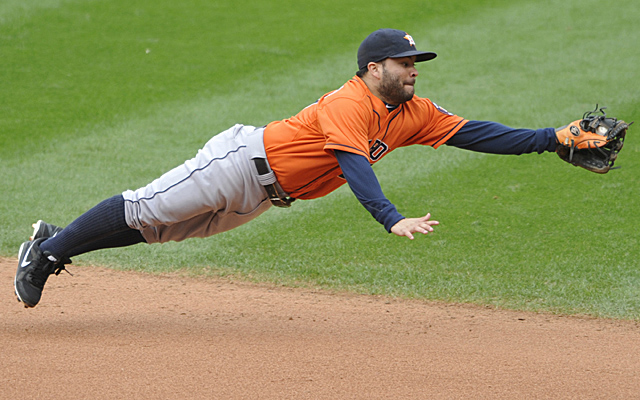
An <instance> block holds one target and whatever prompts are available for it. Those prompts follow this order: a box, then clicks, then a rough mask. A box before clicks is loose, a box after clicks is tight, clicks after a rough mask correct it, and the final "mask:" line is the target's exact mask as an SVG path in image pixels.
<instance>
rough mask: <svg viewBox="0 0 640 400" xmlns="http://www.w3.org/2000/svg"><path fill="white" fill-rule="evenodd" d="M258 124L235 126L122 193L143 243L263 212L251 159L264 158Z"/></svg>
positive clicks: (212, 229)
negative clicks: (175, 164) (177, 163)
mask: <svg viewBox="0 0 640 400" xmlns="http://www.w3.org/2000/svg"><path fill="white" fill-rule="evenodd" d="M263 131H264V129H263V128H255V127H253V126H244V125H235V126H233V127H232V128H230V129H228V130H226V131H224V132H222V133H220V134H218V135H216V136H214V137H213V138H211V140H209V141H208V142H207V143H206V144H205V145H204V147H203V148H202V149H200V150H199V151H198V154H197V155H196V156H195V157H194V158H192V159H191V160H188V161H186V162H185V163H184V164H182V165H180V166H178V167H176V168H174V169H172V170H171V171H169V172H167V173H165V174H164V175H162V176H161V177H160V178H158V179H156V180H154V181H153V182H151V183H150V184H148V185H147V186H145V187H142V188H140V189H138V190H127V191H125V192H124V193H122V195H123V197H124V199H125V218H126V221H127V224H128V225H129V226H130V227H131V228H134V229H138V230H140V231H141V233H142V236H143V237H144V238H145V240H146V241H147V242H148V243H158V242H159V243H164V242H168V241H180V240H184V239H187V238H192V237H207V236H211V235H215V234H217V233H220V232H224V231H228V230H230V229H233V228H235V227H237V226H240V225H242V224H244V223H246V222H249V221H250V220H252V219H254V218H256V217H257V216H258V215H260V214H262V213H263V212H264V211H266V210H267V209H268V208H269V207H271V202H270V201H269V199H268V195H267V191H266V190H265V188H264V186H262V185H261V184H260V182H259V181H258V171H257V169H256V166H255V164H254V162H253V161H252V159H253V158H256V157H259V158H265V159H266V154H265V150H264V142H263Z"/></svg>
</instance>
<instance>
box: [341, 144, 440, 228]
mask: <svg viewBox="0 0 640 400" xmlns="http://www.w3.org/2000/svg"><path fill="white" fill-rule="evenodd" d="M334 153H335V156H336V158H337V159H338V163H339V164H340V168H341V169H342V174H343V176H344V178H345V179H346V180H347V183H348V184H349V187H350V188H351V190H352V191H353V193H354V194H355V196H356V198H357V199H358V200H359V201H360V203H361V204H362V205H363V206H364V208H366V209H367V210H368V211H369V212H370V213H371V215H372V216H373V217H374V218H375V219H376V221H378V222H380V223H381V224H382V225H384V227H385V229H386V230H387V231H388V232H391V233H393V234H395V235H398V236H406V237H408V238H409V239H413V238H414V237H413V234H414V233H422V234H427V233H429V232H433V227H432V226H433V225H438V221H431V220H430V218H431V215H430V214H427V215H425V216H424V217H421V218H405V217H404V216H402V214H400V213H399V212H398V211H397V210H396V207H395V206H394V205H393V204H392V203H391V202H390V201H389V200H388V199H387V198H386V197H385V195H384V193H382V188H381V187H380V183H379V182H378V179H377V178H376V175H375V173H374V172H373V168H371V164H369V161H368V160H367V159H366V158H365V157H364V156H361V155H359V154H354V153H349V152H346V151H340V150H335V151H334Z"/></svg>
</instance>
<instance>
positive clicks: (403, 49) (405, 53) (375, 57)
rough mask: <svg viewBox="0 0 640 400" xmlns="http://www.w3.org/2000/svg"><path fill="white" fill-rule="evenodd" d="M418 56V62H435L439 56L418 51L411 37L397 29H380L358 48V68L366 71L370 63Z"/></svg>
mask: <svg viewBox="0 0 640 400" xmlns="http://www.w3.org/2000/svg"><path fill="white" fill-rule="evenodd" d="M411 56H416V62H421V61H428V60H433V59H434V58H436V56H437V54H436V53H432V52H430V51H418V50H417V49H416V43H415V42H414V41H413V38H412V37H411V35H409V34H408V33H407V32H405V31H399V30H397V29H378V30H377V31H375V32H373V33H372V34H370V35H369V36H367V38H366V39H364V40H363V41H362V43H361V44H360V48H358V68H359V69H365V68H367V65H369V63H370V62H380V61H382V60H384V59H386V58H400V57H411Z"/></svg>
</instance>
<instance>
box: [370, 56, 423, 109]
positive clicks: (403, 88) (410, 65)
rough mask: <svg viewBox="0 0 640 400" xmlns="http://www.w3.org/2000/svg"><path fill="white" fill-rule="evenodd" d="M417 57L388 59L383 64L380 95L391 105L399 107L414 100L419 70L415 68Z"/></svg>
mask: <svg viewBox="0 0 640 400" xmlns="http://www.w3.org/2000/svg"><path fill="white" fill-rule="evenodd" d="M415 59H416V58H415V56H414V57H403V58H387V59H386V60H384V62H383V63H382V79H381V81H380V86H379V87H378V93H380V95H381V96H382V97H384V99H385V101H386V102H387V103H389V104H393V105H398V104H401V103H404V102H407V101H409V100H411V99H412V98H413V94H414V92H415V90H414V87H413V85H415V83H416V77H417V76H418V70H416V68H415Z"/></svg>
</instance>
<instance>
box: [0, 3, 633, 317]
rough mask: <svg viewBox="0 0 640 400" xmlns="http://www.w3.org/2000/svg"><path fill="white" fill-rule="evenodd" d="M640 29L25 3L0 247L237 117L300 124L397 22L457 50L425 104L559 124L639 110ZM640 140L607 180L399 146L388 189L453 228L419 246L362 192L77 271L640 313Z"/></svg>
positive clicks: (172, 161) (13, 81)
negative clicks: (370, 38) (384, 223)
mask: <svg viewBox="0 0 640 400" xmlns="http://www.w3.org/2000/svg"><path fill="white" fill-rule="evenodd" d="M639 17H640V9H639V8H638V7H637V6H636V3H635V2H633V1H631V0H616V1H611V2H608V3H602V2H600V1H593V0H587V1H578V0H562V1H560V0H546V1H517V0H516V1H514V0H493V1H479V0H476V1H463V0H454V1H449V2H423V1H405V2H402V3H394V2H388V1H384V2H383V1H373V2H371V1H352V2H343V1H338V0H325V1H322V2H320V1H308V2H301V1H289V0H287V1H271V0H267V1H265V0H261V1H258V0H250V1H246V2H241V3H238V2H231V1H215V2H212V1H205V0H189V1H184V2H173V1H167V0H154V1H151V0H136V1H132V2H129V1H123V0H102V1H101V0H84V1H81V0H67V1H65V0H4V1H3V2H2V3H0V66H1V68H0V160H1V164H0V171H1V176H2V182H3V190H2V194H1V195H0V196H2V197H1V201H0V225H1V226H2V230H1V231H0V255H2V256H12V257H15V256H16V253H17V249H18V247H19V245H20V243H21V242H22V241H23V240H25V238H26V237H27V236H28V235H29V232H30V224H31V223H32V222H35V221H36V220H38V219H45V220H47V221H49V222H52V223H56V224H60V225H65V224H67V223H69V222H71V221H72V220H73V219H74V218H75V217H77V216H78V215H79V214H80V213H82V212H84V211H86V210H87V209H88V208H90V207H92V206H93V205H95V204H96V203H97V202H99V201H101V200H103V199H104V198H106V197H109V196H112V195H114V194H117V193H120V192H122V191H123V190H125V189H135V188H137V187H139V186H141V185H144V184H146V183H148V182H149V181H150V180H151V179H153V178H155V177H157V176H159V175H160V174H161V173H163V172H165V171H166V170H168V169H170V168H172V167H174V166H175V165H177V164H179V163H181V162H182V161H183V160H185V159H187V158H190V157H191V156H192V155H193V154H195V152H196V151H197V149H198V148H199V147H200V146H201V145H202V144H204V142H206V140H207V139H208V138H209V137H210V136H212V135H214V134H216V133H218V132H220V131H222V130H224V129H226V128H228V127H229V126H231V125H233V124H235V123H244V124H254V125H262V124H265V123H267V122H269V121H272V120H275V119H281V118H285V117H288V116H290V115H292V114H294V113H296V112H297V111H299V110H300V109H301V108H303V107H305V106H306V105H308V104H310V103H312V102H313V101H315V100H316V99H317V98H318V97H319V96H321V95H322V94H323V93H325V92H327V91H330V90H333V89H335V88H337V87H339V86H340V85H341V84H342V83H344V81H346V80H348V79H349V78H351V76H353V74H354V73H355V70H356V62H355V53H356V49H357V47H358V45H359V43H360V42H361V41H362V39H364V37H365V36H366V35H367V34H368V33H370V32H371V31H373V30H375V29H378V28H381V27H392V28H398V29H405V30H407V31H408V32H409V33H411V34H412V35H413V37H414V38H415V40H416V42H417V45H418V48H419V49H424V50H432V51H435V52H437V53H438V55H439V57H438V59H437V60H435V61H433V62H429V63H424V64H420V65H419V72H420V77H419V78H418V84H417V87H416V90H417V93H418V94H419V95H421V96H423V97H429V98H431V99H433V100H434V101H436V102H437V103H439V104H440V105H442V106H444V107H445V108H447V109H449V110H450V111H452V112H455V113H456V114H459V115H462V116H464V117H465V118H469V119H487V120H493V121H498V122H502V123H504V124H507V125H511V126H515V127H528V128H538V127H547V126H560V125H563V124H566V123H568V122H570V121H572V120H574V119H577V118H579V117H580V116H581V115H582V113H583V112H584V111H587V110H591V109H593V108H594V106H595V104H596V103H598V104H600V105H605V106H607V107H608V111H609V112H610V113H611V114H612V115H615V116H617V117H618V118H621V119H624V120H626V121H632V120H634V119H638V115H639V114H640V97H639V94H638V85H637V83H638V78H639V77H640V73H639V72H638V65H640V29H639V28H638V27H637V22H636V21H637V20H638V19H639ZM638 129H640V128H637V127H635V126H633V127H632V129H631V130H630V132H629V135H628V137H627V139H628V140H627V142H626V144H625V149H624V150H623V152H622V153H621V155H620V157H619V161H618V164H619V165H620V166H621V167H622V168H621V169H619V170H616V171H612V172H610V173H609V174H607V175H603V176H600V175H596V174H592V173H589V172H587V171H584V170H581V169H579V168H575V167H572V166H569V165H568V164H565V163H563V162H562V161H561V160H560V159H559V158H558V157H557V156H556V155H554V154H543V155H524V156H519V157H517V156H494V155H483V154H477V153H471V152H465V151H461V150H458V149H454V148H447V147H446V146H443V147H442V148H440V149H438V150H433V149H431V148H418V147H411V148H406V149H401V150H398V151H396V152H394V153H393V154H391V155H389V156H388V157H386V158H385V160H384V161H382V162H381V163H379V164H377V165H376V166H375V171H376V173H377V175H378V178H379V180H380V182H381V184H382V187H383V189H384V191H385V194H386V195H387V197H389V198H390V199H391V201H392V202H394V203H395V204H396V205H397V207H398V209H399V210H400V212H402V213H403V214H405V215H407V216H420V215H424V214H425V213H426V212H431V213H432V214H433V216H434V218H435V219H437V220H439V221H440V222H441V225H440V226H439V227H438V228H437V232H436V233H435V234H433V235H428V236H423V237H419V238H417V239H416V240H414V241H409V240H406V239H403V238H399V237H395V236H393V235H389V234H387V233H386V232H385V231H384V229H383V228H382V227H381V226H380V225H379V224H377V222H375V221H374V220H373V219H372V218H371V217H370V216H369V214H368V213H367V212H366V210H364V208H362V206H360V204H359V203H358V202H357V200H356V199H355V197H354V196H353V195H352V194H351V193H350V191H349V189H348V188H346V187H343V188H341V189H340V190H338V191H336V192H334V193H332V194H331V195H329V196H328V197H326V198H323V199H319V200H314V201H299V202H297V203H295V205H294V207H292V208H291V209H287V210H281V209H274V210H272V211H269V212H268V213H266V214H265V215H263V216H261V217H260V218H258V219H257V220H255V221H253V222H252V223H250V224H248V225H245V226H242V227H240V228H238V229H236V230H234V231H232V232H228V233H225V234H222V235H218V236H215V237H212V238H207V239H194V240H190V241H186V242H183V243H169V244H164V245H154V246H144V245H138V246H135V247H132V248H127V249H110V250H103V251H100V252H95V253H91V254H87V255H83V256H80V257H78V258H77V260H74V261H75V262H74V264H78V265H83V264H84V265H86V264H99V265H107V266H110V267H113V268H122V269H139V270H145V271H150V272H168V271H175V270H183V271H185V272H186V273H189V274H204V275H216V276H232V277H234V278H241V279H249V280H260V281H270V282H275V283H278V284H284V285H303V286H314V287H316V286H317V287H323V288H330V289H336V290H351V291H355V292H360V293H374V294H385V295H392V296H401V297H409V298H420V299H428V300H443V301H447V302H469V303H477V304H482V305H491V306H496V307H504V308H513V309H522V310H536V311H545V312H557V313H567V314H573V313H579V314H589V315H593V316H599V317H613V318H623V319H636V320H637V319H640V271H639V268H638V267H639V265H640V261H639V259H640V251H639V247H640V246H639V243H638V236H639V235H638V228H637V226H638V222H639V220H640V218H639V217H638V211H639V208H640V207H639V205H638V199H639V198H640V182H639V179H638V177H639V176H640V157H639V156H640V154H639V152H640V131H639V130H638ZM76 268H78V267H76ZM57 279H73V278H70V277H65V278H57ZM2 290H12V288H9V287H6V288H3V289H2Z"/></svg>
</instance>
